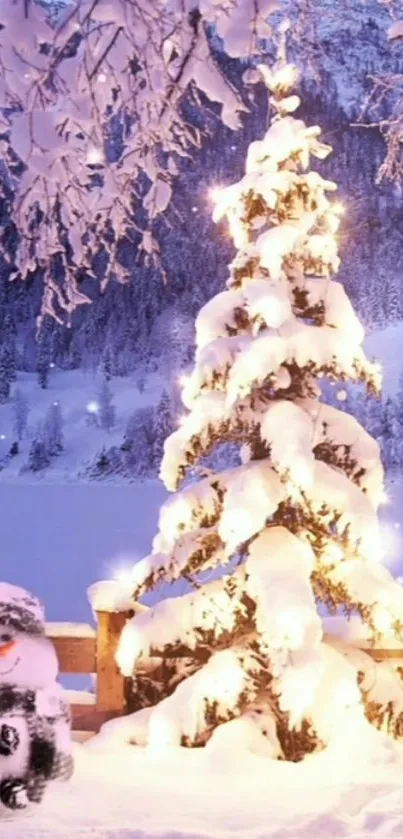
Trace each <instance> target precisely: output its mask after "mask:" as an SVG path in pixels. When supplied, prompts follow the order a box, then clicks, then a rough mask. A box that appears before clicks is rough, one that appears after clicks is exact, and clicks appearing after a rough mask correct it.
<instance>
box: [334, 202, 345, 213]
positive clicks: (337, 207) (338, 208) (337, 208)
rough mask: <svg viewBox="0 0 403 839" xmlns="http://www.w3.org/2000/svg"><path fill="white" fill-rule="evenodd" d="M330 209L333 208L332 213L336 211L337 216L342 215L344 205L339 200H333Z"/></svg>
mask: <svg viewBox="0 0 403 839" xmlns="http://www.w3.org/2000/svg"><path fill="white" fill-rule="evenodd" d="M332 210H333V212H334V213H337V215H339V216H342V215H343V213H345V207H344V205H343V204H342V203H341V201H335V202H334V204H332Z"/></svg>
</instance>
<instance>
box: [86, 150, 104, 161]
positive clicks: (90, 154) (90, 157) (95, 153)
mask: <svg viewBox="0 0 403 839" xmlns="http://www.w3.org/2000/svg"><path fill="white" fill-rule="evenodd" d="M86 162H87V166H97V165H98V164H100V163H102V162H103V153H102V151H101V149H97V148H96V147H95V146H93V147H92V148H90V149H88V151H87V161H86Z"/></svg>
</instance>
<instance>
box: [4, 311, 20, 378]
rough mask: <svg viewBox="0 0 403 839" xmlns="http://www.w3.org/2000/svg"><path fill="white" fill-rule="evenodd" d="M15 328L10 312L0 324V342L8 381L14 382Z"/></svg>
mask: <svg viewBox="0 0 403 839" xmlns="http://www.w3.org/2000/svg"><path fill="white" fill-rule="evenodd" d="M16 332H17V330H16V328H15V323H14V319H13V318H12V316H11V315H10V314H8V315H6V316H5V318H4V323H3V326H2V330H1V333H2V343H3V352H4V357H5V365H6V367H7V370H8V377H9V380H10V382H15V380H16V378H17V347H16Z"/></svg>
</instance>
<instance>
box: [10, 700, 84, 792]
mask: <svg viewBox="0 0 403 839" xmlns="http://www.w3.org/2000/svg"><path fill="white" fill-rule="evenodd" d="M8 714H10V715H11V716H13V715H18V716H20V715H21V716H24V717H25V718H26V722H27V730H28V736H29V739H30V743H31V756H30V766H29V767H27V775H26V777H25V778H24V779H22V780H24V782H25V784H26V789H27V794H28V800H29V801H31V802H34V803H37V804H39V802H40V801H42V798H43V795H44V792H45V789H46V786H47V783H48V782H49V781H51V780H56V779H59V780H68V779H69V778H70V777H71V775H72V771H73V758H72V756H71V754H64V753H61V752H60V751H58V750H57V748H56V744H55V726H57V724H58V722H60V721H63V722H65V723H67V724H69V723H70V708H69V706H68V704H67V702H66V701H65V699H64V697H63V691H62V688H61V687H60V685H58V684H57V683H56V684H53V685H51V686H50V687H48V688H44V689H42V690H37V691H33V690H24V689H21V688H17V687H16V686H15V685H12V684H9V685H1V687H0V721H1V718H2V717H4V716H7V715H8Z"/></svg>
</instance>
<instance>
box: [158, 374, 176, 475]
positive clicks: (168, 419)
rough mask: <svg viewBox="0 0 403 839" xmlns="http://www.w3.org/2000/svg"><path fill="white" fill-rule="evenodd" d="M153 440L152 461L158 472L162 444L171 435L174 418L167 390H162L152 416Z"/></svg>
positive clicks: (162, 451)
mask: <svg viewBox="0 0 403 839" xmlns="http://www.w3.org/2000/svg"><path fill="white" fill-rule="evenodd" d="M153 425H154V440H153V460H154V464H155V466H156V467H157V469H158V470H159V467H160V464H161V461H162V456H163V453H164V443H165V440H166V439H167V437H169V435H170V434H172V431H173V429H174V426H175V417H174V412H173V408H172V399H171V397H170V395H169V393H168V391H167V390H163V391H162V394H161V398H160V400H159V402H158V405H157V408H156V411H155V414H154V424H153Z"/></svg>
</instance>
